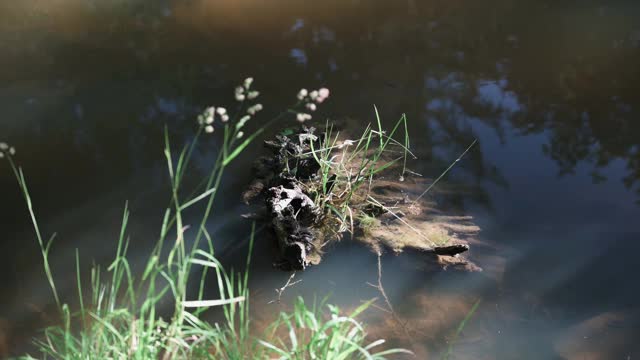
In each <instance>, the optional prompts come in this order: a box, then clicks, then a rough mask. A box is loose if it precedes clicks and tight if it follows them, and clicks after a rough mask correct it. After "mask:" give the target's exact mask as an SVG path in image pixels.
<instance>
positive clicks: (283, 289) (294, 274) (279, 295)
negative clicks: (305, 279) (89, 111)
mask: <svg viewBox="0 0 640 360" xmlns="http://www.w3.org/2000/svg"><path fill="white" fill-rule="evenodd" d="M295 276H296V272H295V271H294V272H293V273H292V274H291V276H289V280H287V282H286V284H284V286H283V287H281V288H279V289H275V291H276V293H278V299H277V300H271V301H269V302H268V304H273V303H275V302H277V303H278V304H280V300H281V299H282V293H284V291H285V290H286V289H287V288H289V287H292V286H293V285H295V284H297V283H299V282H301V281H302V280H297V281H294V282H291V280H293V278H294V277H295Z"/></svg>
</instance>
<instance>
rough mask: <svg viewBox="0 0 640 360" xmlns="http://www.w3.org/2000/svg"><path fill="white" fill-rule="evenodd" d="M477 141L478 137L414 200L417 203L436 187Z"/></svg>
mask: <svg viewBox="0 0 640 360" xmlns="http://www.w3.org/2000/svg"><path fill="white" fill-rule="evenodd" d="M476 142H478V140H477V139H474V140H473V142H472V143H471V145H469V147H468V148H467V149H466V150H465V151H464V152H463V153H462V155H460V156H459V157H458V158H457V159H456V161H454V162H453V163H451V165H449V167H448V168H447V170H445V171H444V172H443V173H442V174H440V176H438V178H437V179H436V180H435V181H434V182H433V183H431V185H429V187H428V188H427V189H426V190H425V191H423V192H422V194H420V196H418V197H417V198H416V199H415V200H413V202H414V203H415V202H416V201H418V200H420V199H421V198H422V197H423V196H424V195H425V194H426V193H428V192H429V190H431V188H432V187H434V186H435V185H436V184H437V183H438V181H440V179H442V178H443V177H444V176H445V175H447V173H448V172H449V170H451V168H453V166H454V165H455V164H456V163H458V161H460V160H461V159H462V158H463V157H464V156H465V155H466V154H467V153H468V152H469V150H471V148H472V147H473V145H475V144H476Z"/></svg>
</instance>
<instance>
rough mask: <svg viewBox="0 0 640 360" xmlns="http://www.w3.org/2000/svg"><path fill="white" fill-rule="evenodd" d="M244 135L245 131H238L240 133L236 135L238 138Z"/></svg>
mask: <svg viewBox="0 0 640 360" xmlns="http://www.w3.org/2000/svg"><path fill="white" fill-rule="evenodd" d="M243 136H244V133H243V132H242V131H239V132H238V135H236V138H237V139H240V138H242V137H243Z"/></svg>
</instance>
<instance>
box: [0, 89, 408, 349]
mask: <svg viewBox="0 0 640 360" xmlns="http://www.w3.org/2000/svg"><path fill="white" fill-rule="evenodd" d="M250 86H251V81H245V82H244V90H243V91H244V92H248V91H249V88H250ZM256 96H257V95H256ZM256 96H252V97H250V98H251V99H254V98H255V97H256ZM239 101H240V105H239V107H238V108H239V110H238V114H236V116H234V117H232V118H231V121H228V120H229V118H228V117H227V118H226V120H225V118H223V119H222V123H221V124H219V125H220V126H222V131H223V135H222V136H223V141H222V147H221V149H220V151H219V153H218V157H217V160H216V162H215V165H213V167H212V168H211V169H210V172H209V174H208V175H207V176H206V177H205V178H204V179H202V181H201V182H200V184H201V185H200V186H198V187H197V188H196V189H193V190H192V191H191V192H190V193H191V195H189V196H184V192H183V191H182V186H183V183H184V177H185V174H186V173H187V169H188V167H189V164H190V160H191V155H192V153H193V150H194V148H195V146H196V145H197V143H198V140H199V138H200V137H201V136H203V135H204V134H209V133H212V132H213V130H212V129H208V127H210V126H214V125H215V124H212V123H213V120H211V121H209V119H204V118H202V119H201V120H202V121H199V123H200V126H199V128H198V131H197V133H196V135H195V138H194V139H193V141H192V142H191V143H189V144H186V145H185V146H184V147H182V149H181V150H180V151H179V152H178V153H177V154H175V153H174V152H173V151H172V149H171V142H170V136H169V131H168V130H167V129H166V128H165V150H164V154H165V158H166V163H167V169H168V173H169V178H170V183H171V201H170V203H169V205H168V206H167V208H166V209H165V211H164V217H163V222H162V225H161V228H160V234H159V237H158V240H157V242H156V244H155V246H154V248H153V249H152V250H151V252H150V254H149V256H148V259H147V261H146V264H145V265H144V271H143V272H142V273H141V274H139V273H134V272H133V271H132V269H131V265H130V262H129V259H128V256H127V250H128V248H129V245H130V238H129V236H128V231H127V228H128V224H129V220H130V211H129V208H128V205H127V204H125V207H124V210H123V214H122V222H121V228H120V234H119V237H118V241H117V245H116V255H115V258H114V260H113V262H112V263H111V264H110V265H109V266H108V267H107V268H106V271H105V270H104V269H102V268H101V267H100V266H94V267H93V268H92V269H91V281H90V284H89V287H88V288H89V294H85V293H84V290H85V289H86V286H85V285H84V284H82V281H81V280H82V278H83V277H82V274H81V273H80V271H81V270H80V269H81V266H80V265H81V264H80V256H79V254H78V252H77V251H76V264H75V266H76V272H77V278H76V279H75V281H76V282H77V289H78V299H79V307H80V308H79V309H74V310H72V309H70V308H69V306H68V305H67V304H66V303H65V302H64V299H61V298H60V296H59V294H58V291H57V289H56V284H55V281H54V277H53V274H52V270H51V267H50V265H49V250H50V248H51V245H52V244H53V238H54V236H52V237H51V238H50V239H49V240H48V241H44V238H43V236H42V234H41V231H40V228H39V226H38V222H37V219H36V216H35V213H34V209H33V205H32V200H31V197H30V195H29V191H28V187H27V183H26V180H25V176H24V173H23V170H22V169H21V168H20V167H19V166H16V164H15V163H14V160H13V158H12V156H11V155H13V152H11V153H8V152H7V153H6V154H5V155H7V157H8V160H9V163H10V165H11V168H12V169H13V172H14V174H15V176H16V179H17V181H18V184H19V186H20V189H21V191H22V194H23V195H24V199H25V201H26V204H27V208H28V210H29V214H30V217H31V219H32V222H33V227H34V230H35V233H36V237H37V239H38V243H39V245H40V249H41V252H42V259H43V264H44V270H45V274H46V277H47V279H48V282H49V286H50V287H51V290H52V292H53V295H54V299H55V302H56V305H57V307H58V309H59V310H60V319H61V321H60V323H59V324H58V325H55V326H51V327H49V328H47V329H45V330H44V334H43V335H42V336H41V337H39V338H38V339H36V340H34V344H35V346H36V348H37V349H38V351H39V352H40V354H38V355H36V357H37V358H45V359H46V358H54V359H200V358H202V359H263V358H269V359H271V358H281V359H314V358H315V359H347V358H348V359H352V358H362V359H383V358H384V356H386V355H390V354H393V353H398V352H406V351H405V350H400V349H392V350H385V351H380V352H375V351H374V347H376V348H377V346H379V345H380V344H382V343H383V342H384V341H383V340H378V341H375V342H373V343H371V344H369V345H364V344H365V338H366V332H365V330H364V328H363V326H362V324H360V323H359V322H358V321H357V320H355V319H354V318H355V316H357V315H358V314H359V313H360V312H362V311H363V310H364V309H365V308H366V307H367V306H368V305H369V303H367V304H365V305H363V306H361V307H360V308H359V309H358V310H356V311H355V312H354V313H352V314H350V315H349V316H344V315H340V313H339V310H338V309H337V308H336V307H332V306H328V308H329V310H330V318H329V319H325V318H324V317H323V316H322V315H321V313H320V311H319V310H320V309H319V308H316V307H314V308H312V309H309V308H308V307H307V306H306V305H305V303H304V301H302V300H301V299H299V300H298V301H297V302H296V304H295V309H294V311H293V312H292V313H282V314H281V315H280V316H279V317H278V319H277V320H276V321H275V322H274V323H273V324H272V326H271V327H270V330H271V333H267V334H252V333H251V328H250V318H249V289H248V276H249V264H250V261H251V256H252V254H251V249H252V248H253V240H254V234H255V226H252V229H251V235H250V245H249V253H248V255H247V262H246V269H245V270H244V272H233V271H231V272H227V271H225V269H224V268H223V267H222V265H221V263H220V262H219V261H218V259H217V258H216V257H215V255H214V243H213V239H212V236H211V234H209V232H208V231H207V228H206V224H207V220H208V219H209V217H210V216H211V214H212V210H213V204H214V199H215V197H216V194H217V193H218V190H219V186H220V182H221V179H222V177H223V174H224V172H225V169H226V168H227V166H228V165H229V164H230V163H231V162H232V161H233V160H234V159H235V158H236V157H237V156H238V155H239V154H240V153H241V152H242V151H243V150H244V149H245V148H246V147H247V146H248V145H249V144H250V142H251V141H252V140H253V139H255V137H256V136H258V135H259V134H260V133H261V132H262V131H263V129H264V127H262V128H260V129H259V130H257V131H255V132H254V133H252V134H251V135H249V136H247V137H245V138H244V139H242V138H243V136H244V134H243V133H242V128H243V126H244V124H245V123H246V122H247V120H248V118H247V115H245V116H239V115H242V111H243V110H244V109H247V108H248V109H253V111H252V112H253V114H251V116H254V115H255V104H254V105H251V104H246V103H245V98H244V97H243V98H242V99H241V100H239ZM289 112H291V110H290V109H288V110H287V111H285V112H284V114H286V113H289ZM225 114H226V112H225ZM238 118H239V120H238ZM265 126H266V125H265ZM209 130H211V131H209ZM368 131H369V132H365V136H366V137H368V139H367V140H366V144H365V145H363V146H365V148H366V149H368V147H369V144H370V143H371V141H372V134H373V132H372V131H371V130H368ZM380 136H381V147H382V146H383V145H382V144H383V143H382V138H383V136H382V132H381V131H380ZM388 142H389V140H385V146H386V144H388ZM382 149H384V148H382ZM405 156H406V154H405ZM325 161H326V159H325ZM361 170H367V172H368V173H369V174H372V170H370V169H368V168H366V167H363V168H362V169H361ZM363 174H364V172H363V173H362V174H360V173H359V175H358V176H357V177H356V178H355V181H356V182H363V181H364V180H362V179H361V176H362V175H363ZM347 181H351V180H350V179H348V180H347ZM196 205H197V206H199V208H198V210H199V212H198V214H199V215H200V217H199V219H198V220H197V221H195V222H194V223H195V226H193V225H191V224H187V223H186V218H185V216H184V212H185V211H186V210H187V209H189V208H192V207H195V206H196ZM187 235H190V237H191V238H192V239H190V241H189V242H188V241H186V237H187ZM194 267H199V268H201V270H202V271H201V273H200V276H199V279H198V281H197V285H198V286H197V291H196V294H194V291H190V290H189V289H187V284H188V283H190V278H191V277H192V276H193V275H194V272H195V271H194ZM211 276H213V278H214V279H215V281H213V284H215V285H216V286H217V290H218V293H219V298H217V299H205V298H204V289H205V287H206V286H207V285H211V284H212V282H211V281H210V280H209V279H210V277H211ZM192 296H193V298H192ZM167 304H169V306H168V307H169V311H168V312H167ZM211 307H222V310H223V314H224V321H223V322H221V323H215V324H211V323H209V322H207V321H204V320H203V319H202V313H203V312H204V311H205V310H207V309H209V308H211ZM167 313H168V314H169V316H166V314H167ZM163 314H164V315H165V316H164V317H163V316H161V315H163ZM281 327H286V329H288V339H289V341H288V342H287V341H285V340H282V339H279V338H274V337H273V336H272V335H270V334H274V333H277V331H278V329H279V328H281ZM23 358H25V359H33V358H34V357H32V356H31V355H25V356H24V357H23Z"/></svg>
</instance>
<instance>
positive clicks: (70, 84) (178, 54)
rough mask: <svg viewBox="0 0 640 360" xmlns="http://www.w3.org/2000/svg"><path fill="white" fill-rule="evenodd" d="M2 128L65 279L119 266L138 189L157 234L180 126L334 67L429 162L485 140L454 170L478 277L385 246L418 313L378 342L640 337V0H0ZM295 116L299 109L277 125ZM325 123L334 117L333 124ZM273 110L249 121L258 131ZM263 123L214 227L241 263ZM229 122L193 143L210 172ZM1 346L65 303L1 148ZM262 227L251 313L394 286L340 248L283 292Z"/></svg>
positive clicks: (531, 347)
mask: <svg viewBox="0 0 640 360" xmlns="http://www.w3.org/2000/svg"><path fill="white" fill-rule="evenodd" d="M0 54H1V55H0V141H7V142H9V143H11V144H12V145H14V146H15V147H16V149H17V151H18V154H17V160H18V161H19V163H20V164H21V165H22V166H23V167H24V170H25V173H26V176H27V179H28V183H29V186H30V188H31V190H32V197H33V199H34V201H35V207H36V211H37V214H38V216H39V218H40V221H41V226H42V229H43V231H44V233H45V234H51V233H53V232H57V234H58V237H57V239H56V242H55V244H54V246H53V249H52V252H51V260H52V267H53V271H54V274H56V279H58V286H59V291H60V292H61V293H62V294H63V298H65V299H69V300H68V301H70V302H71V303H72V304H73V300H71V299H73V298H74V297H75V291H76V290H75V278H74V277H73V276H74V275H73V274H74V271H75V266H74V256H75V249H76V248H77V249H79V252H80V254H81V259H82V265H83V267H87V266H89V265H90V264H91V262H92V261H95V262H96V263H107V262H108V260H109V259H110V258H111V256H113V253H114V251H115V241H116V238H117V233H118V231H119V221H120V216H121V215H120V214H121V211H122V208H123V206H124V203H125V201H126V200H129V202H130V205H131V208H132V212H133V214H132V221H131V223H132V228H131V238H132V249H131V255H132V258H133V259H134V262H135V261H136V259H138V260H139V261H140V262H142V261H143V259H144V256H145V254H146V252H147V251H148V249H149V247H150V246H151V244H153V243H154V241H155V239H156V238H157V236H158V225H159V223H160V221H161V218H162V214H163V207H164V206H166V203H167V200H168V197H167V196H168V185H167V182H166V180H167V177H166V171H165V168H164V163H163V158H162V156H163V154H162V146H163V144H162V141H163V139H162V129H163V126H164V125H165V124H167V126H168V127H169V129H170V130H171V133H172V136H173V138H174V139H175V141H176V142H178V143H180V142H181V141H185V140H187V139H189V137H190V136H191V135H192V134H193V131H194V128H195V121H194V119H195V114H197V113H198V111H200V110H202V109H203V108H204V107H206V106H208V105H211V104H232V103H233V88H234V86H235V85H236V84H237V83H238V82H239V81H241V80H242V79H243V78H244V77H246V76H253V77H255V79H256V81H255V85H256V87H257V88H258V89H260V90H261V92H262V94H263V95H261V96H262V101H263V103H264V104H265V108H266V109H265V111H264V113H263V118H264V119H267V118H269V115H273V114H275V113H276V112H277V111H278V110H280V109H282V108H283V107H285V106H286V105H288V104H290V103H291V102H292V101H293V100H294V97H295V94H296V93H297V91H298V90H299V89H300V88H302V87H307V88H317V87H320V86H327V87H329V88H330V89H331V98H330V100H329V101H328V103H327V104H326V105H325V104H323V106H322V109H321V111H320V114H318V116H317V117H319V118H321V119H324V118H325V117H330V118H332V119H350V120H349V121H348V123H349V124H351V125H350V126H352V127H353V129H354V130H358V129H359V128H360V127H363V126H365V125H366V124H367V123H369V122H370V121H372V120H373V119H374V118H373V104H375V105H377V106H378V108H379V109H380V112H381V115H382V117H383V118H384V119H385V123H386V124H387V126H391V124H392V123H393V122H395V121H396V120H397V119H398V118H399V116H400V115H401V114H402V113H406V114H407V117H408V119H409V122H410V128H411V131H410V133H411V137H412V145H413V147H414V149H415V151H416V153H417V154H418V156H419V158H420V160H418V161H416V162H414V163H412V164H411V165H410V167H411V169H412V170H414V171H416V172H418V173H422V174H425V175H427V176H429V177H435V176H437V175H438V174H439V173H440V172H441V171H442V170H444V169H445V168H446V167H447V166H448V164H449V163H450V162H451V161H452V160H454V159H455V158H456V157H457V155H458V154H459V153H460V152H461V151H462V150H464V148H466V146H467V145H468V144H469V143H470V142H471V141H472V140H473V139H474V138H476V139H478V145H477V146H476V147H475V148H474V149H473V150H472V151H471V152H470V153H469V154H468V156H467V157H465V158H464V159H463V160H462V161H461V162H459V163H458V164H457V166H456V167H455V168H454V170H453V171H452V173H451V174H450V175H449V176H448V177H447V178H446V181H445V182H443V184H442V186H443V187H447V188H448V189H451V190H453V191H451V194H450V195H449V196H448V197H447V203H448V204H450V205H451V206H452V207H454V208H455V209H457V211H459V212H461V213H464V214H469V215H472V216H473V217H474V218H475V221H476V222H477V223H478V224H479V226H480V227H481V228H482V232H481V234H480V236H479V240H478V242H477V243H474V244H472V251H471V253H470V257H471V258H472V259H473V260H474V261H475V262H476V263H477V264H478V265H479V266H481V267H482V268H484V271H483V272H480V273H471V274H469V273H456V272H453V271H445V272H436V273H434V272H427V271H425V270H424V269H422V268H421V265H422V262H421V260H420V257H419V256H416V255H411V254H406V255H400V256H392V255H387V256H384V257H383V260H382V266H383V281H384V284H385V288H386V290H387V292H388V294H389V296H390V300H391V302H392V303H393V305H394V307H395V310H396V311H397V313H398V316H399V317H400V318H401V319H403V320H406V321H408V322H407V328H408V329H409V331H408V333H409V336H407V332H403V331H402V330H401V329H398V326H397V325H396V324H394V322H393V320H392V319H391V317H390V316H388V315H386V314H385V313H384V312H381V311H379V310H377V309H373V308H372V309H371V310H370V311H369V312H368V313H367V314H366V315H365V316H364V318H363V319H364V320H365V321H367V322H368V324H369V325H370V328H369V330H370V333H371V336H372V339H373V338H376V337H385V338H388V339H389V340H390V341H391V342H392V343H393V344H395V345H400V346H405V347H409V348H411V349H413V350H414V351H415V352H416V353H417V354H418V358H440V356H441V355H442V354H443V352H446V351H447V349H448V347H449V343H450V342H451V340H452V339H453V334H454V333H455V330H456V328H457V327H458V325H459V324H460V322H461V320H462V319H463V318H464V317H465V315H466V314H467V312H468V311H469V310H470V309H471V307H472V306H473V304H474V303H475V302H476V301H478V300H479V299H480V300H481V302H480V305H479V307H478V309H477V311H476V312H475V313H474V314H473V317H472V319H471V320H470V321H469V322H468V323H467V325H466V326H465V328H464V331H463V332H462V333H461V334H460V336H459V338H458V339H457V341H456V342H455V345H454V346H453V349H452V350H453V352H452V356H451V358H460V359H632V358H637V357H639V356H640V344H638V342H637V339H638V338H639V336H640V305H639V304H638V301H637V299H638V295H640V287H638V286H637V285H633V284H634V283H636V281H637V280H634V278H635V277H636V276H637V274H638V270H637V264H638V261H637V256H638V250H640V221H638V219H640V205H639V204H640V190H639V189H640V184H639V182H640V125H639V124H640V123H639V122H638V121H637V120H638V115H639V114H640V3H638V2H637V1H632V0H628V1H624V0H619V1H604V0H589V1H548V0H535V1H534V0H520V1H515V0H488V1H483V2H478V1H475V2H473V1H463V0H453V1H452V0H446V1H445V0H427V1H415V0H406V1H362V0H349V1H332V0H330V1H323V2H301V1H287V0H278V1H275V0H273V1H269V2H263V1H255V0H240V1H207V0H191V1H169V0H164V1H155V2H150V1H149V2H142V1H134V0H131V1H125V0H118V1H108V2H107V1H104V2H102V1H96V0H48V1H38V0H23V1H3V2H2V3H0ZM293 123H295V120H293V119H286V120H283V121H282V122H281V123H279V124H276V125H274V126H273V128H272V129H270V131H269V132H270V133H274V132H275V131H277V130H279V128H282V127H284V126H290V125H291V124H293ZM320 123H322V122H320ZM257 125H259V124H252V125H251V126H254V127H257ZM259 143H260V141H257V142H256V143H254V144H253V145H252V146H251V147H250V148H249V149H248V150H247V151H246V152H245V153H244V154H243V155H242V156H241V158H239V159H238V161H237V162H236V163H235V164H234V165H233V166H232V167H231V169H230V170H229V172H228V173H227V176H226V180H225V181H224V184H223V186H224V189H225V190H224V192H223V193H221V194H220V196H219V198H218V199H217V200H218V202H217V207H216V213H215V214H214V216H213V217H212V220H211V223H210V224H209V225H210V229H211V231H212V232H213V233H214V234H215V244H216V247H217V255H218V256H219V257H220V258H221V259H223V260H224V261H225V262H226V263H228V264H230V265H231V264H237V263H241V260H242V259H244V257H245V255H246V250H247V249H246V247H247V242H246V241H244V240H245V239H246V235H247V234H248V232H249V228H250V226H249V225H248V223H247V221H246V220H243V219H241V218H240V217H239V215H240V214H242V213H243V212H246V211H247V208H246V207H245V206H244V205H242V203H241V201H240V192H241V191H242V190H243V188H244V187H245V186H246V184H247V183H248V182H249V180H250V175H251V173H250V170H249V168H250V164H251V163H252V161H253V159H254V158H255V157H256V156H257V155H259V154H260V153H261V151H262V148H261V146H260V144H259ZM215 145H216V140H215V137H212V139H211V140H208V141H207V142H206V144H205V146H204V147H203V150H202V151H201V152H199V153H197V154H196V161H197V164H198V168H197V169H195V170H194V171H196V172H197V171H201V170H204V169H206V166H207V164H209V163H210V162H211V161H212V158H213V157H214V156H215ZM0 199H1V201H0V203H1V205H2V206H1V207H0V225H1V226H0V236H1V237H2V238H1V240H0V282H1V283H2V290H0V357H4V356H9V355H16V354H20V353H22V352H24V351H27V350H29V345H28V342H29V339H30V338H31V337H33V336H36V335H37V334H38V332H37V329H39V328H40V327H41V326H43V325H45V324H47V323H49V322H50V321H51V319H50V314H52V313H53V304H52V303H53V299H52V296H51V295H50V290H49V288H48V286H47V284H46V279H45V277H44V274H43V271H42V267H41V258H40V254H39V250H38V248H37V243H36V240H35V238H34V236H33V233H32V230H31V227H30V223H29V218H28V214H27V212H26V209H25V207H24V205H23V201H22V199H21V196H20V194H19V191H18V187H17V186H16V184H15V179H13V177H12V174H11V173H10V168H9V166H8V164H7V163H6V162H0ZM259 240H260V236H258V239H257V242H258V243H257V246H256V252H255V255H256V256H255V261H254V262H253V264H252V267H251V284H250V288H251V291H252V307H253V312H254V317H255V319H256V323H260V321H262V320H268V318H269V316H270V315H271V314H273V313H274V312H277V311H279V310H280V309H281V306H284V307H286V306H287V304H291V302H292V300H293V299H294V297H295V296H297V295H303V296H304V297H305V298H306V299H308V300H311V299H312V298H313V296H314V294H316V295H317V296H319V297H322V296H324V295H326V294H327V293H332V296H331V298H330V302H332V303H336V304H338V305H340V306H342V307H344V308H347V309H348V308H353V307H355V306H357V305H358V304H359V303H360V301H361V300H365V299H370V298H372V297H375V296H378V294H377V292H376V290H375V289H373V288H372V287H370V286H369V285H367V282H375V281H376V271H377V263H376V261H377V258H376V256H375V255H374V254H372V253H370V252H368V251H367V250H366V249H364V248H363V247H361V246H358V245H356V244H353V243H350V242H348V241H344V242H341V243H340V244H338V245H336V246H334V247H333V248H332V249H330V251H329V252H328V253H327V255H326V256H325V259H324V261H323V263H322V264H321V265H320V266H317V267H313V268H310V269H309V270H308V271H306V272H304V273H303V274H298V275H297V276H296V278H297V279H302V282H301V283H299V284H297V285H296V286H294V287H292V288H290V289H288V290H287V291H286V292H285V294H284V296H283V305H277V304H268V302H269V301H270V300H272V299H274V298H275V297H276V294H275V292H274V291H273V289H275V288H276V287H279V286H282V285H283V284H284V283H285V282H286V280H287V278H288V276H289V275H288V274H287V273H282V272H279V271H276V270H273V269H271V267H270V263H271V261H272V256H273V253H272V251H271V250H269V248H268V245H266V244H261V243H260V241H259Z"/></svg>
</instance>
